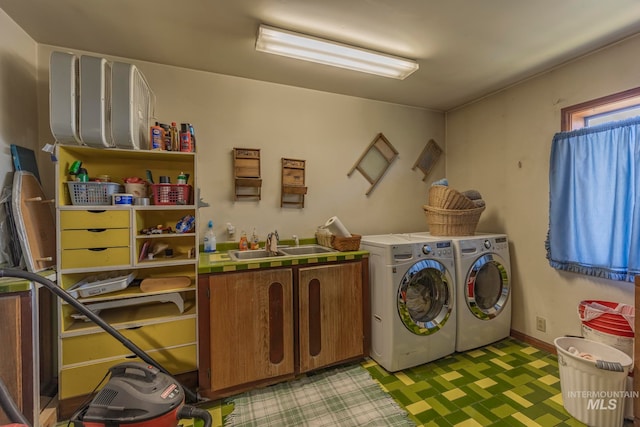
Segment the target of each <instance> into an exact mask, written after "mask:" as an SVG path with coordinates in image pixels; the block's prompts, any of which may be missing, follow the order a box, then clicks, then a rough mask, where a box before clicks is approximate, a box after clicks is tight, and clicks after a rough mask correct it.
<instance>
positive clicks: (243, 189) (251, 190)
mask: <svg viewBox="0 0 640 427" xmlns="http://www.w3.org/2000/svg"><path fill="white" fill-rule="evenodd" d="M233 173H234V186H235V188H234V197H235V200H239V199H247V198H248V199H258V200H260V198H261V190H262V178H261V177H260V150H259V149H254V148H234V149H233Z"/></svg>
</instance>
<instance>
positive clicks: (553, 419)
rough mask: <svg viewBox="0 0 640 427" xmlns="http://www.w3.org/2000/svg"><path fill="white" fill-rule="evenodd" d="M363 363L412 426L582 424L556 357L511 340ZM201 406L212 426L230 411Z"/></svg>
mask: <svg viewBox="0 0 640 427" xmlns="http://www.w3.org/2000/svg"><path fill="white" fill-rule="evenodd" d="M362 366H363V367H364V368H365V369H367V370H368V371H369V373H370V374H371V376H372V377H373V378H374V379H375V380H376V381H378V382H379V383H380V385H381V387H382V388H383V389H384V390H385V391H387V392H388V393H389V394H390V395H391V396H393V398H394V399H395V400H396V401H397V402H398V403H399V404H400V406H402V407H403V408H405V409H406V410H407V412H408V413H409V416H410V418H411V419H412V420H413V421H414V422H415V423H416V425H417V426H424V427H431V426H443V427H444V426H446V427H449V426H456V427H474V426H476V427H477V426H480V427H486V426H496V427H498V426H509V427H513V426H526V427H533V426H542V427H550V426H584V424H583V423H581V422H579V421H577V420H576V419H574V418H572V417H571V416H570V415H569V414H568V413H567V412H566V411H565V409H564V407H563V406H562V394H561V392H560V379H559V376H558V362H557V358H556V356H555V355H554V354H550V353H547V352H545V351H542V350H539V349H537V348H534V347H532V346H530V345H528V344H524V343H522V342H520V341H517V340H514V339H512V338H507V339H505V340H502V341H499V342H497V343H494V344H492V345H489V346H486V347H482V348H480V349H476V350H471V351H468V352H464V353H454V354H452V355H451V356H447V357H444V358H442V359H439V360H436V361H434V362H431V363H427V364H425V365H420V366H417V367H415V368H411V369H406V370H403V371H400V372H395V373H389V372H387V371H386V370H384V369H383V368H382V367H381V366H379V365H378V364H377V363H376V362H375V361H373V360H371V359H367V360H365V361H363V362H362ZM202 407H203V408H207V409H209V410H210V412H211V414H212V416H213V426H214V427H221V426H223V424H224V420H225V418H226V417H227V415H229V414H230V413H231V412H232V411H233V404H232V403H225V402H223V401H215V402H211V404H210V405H202ZM198 424H199V423H196V425H198ZM182 425H183V426H184V427H188V426H191V425H192V423H191V421H190V420H189V421H187V420H185V421H183V422H182ZM283 427H288V426H283ZM291 427H294V426H291Z"/></svg>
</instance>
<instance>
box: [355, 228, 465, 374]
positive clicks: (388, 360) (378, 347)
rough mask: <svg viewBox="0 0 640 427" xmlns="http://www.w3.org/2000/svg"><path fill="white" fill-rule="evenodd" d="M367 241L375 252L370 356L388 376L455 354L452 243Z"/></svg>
mask: <svg viewBox="0 0 640 427" xmlns="http://www.w3.org/2000/svg"><path fill="white" fill-rule="evenodd" d="M427 240H428V239H424V238H414V237H411V236H407V235H402V234H385V235H377V236H363V237H362V240H361V248H362V249H364V250H367V251H369V253H370V255H369V270H370V288H371V315H372V316H371V351H370V356H371V357H372V358H373V359H374V360H376V361H377V362H378V364H380V365H381V366H382V367H383V368H385V369H386V370H387V371H390V372H395V371H398V370H401V369H406V368H410V367H412V366H417V365H421V364H423V363H427V362H430V361H432V360H435V359H439V358H441V357H444V356H447V355H449V354H452V353H454V352H455V336H456V314H455V262H454V254H453V246H452V243H451V241H450V240H447V239H443V240H434V241H427Z"/></svg>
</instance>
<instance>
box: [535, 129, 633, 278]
mask: <svg viewBox="0 0 640 427" xmlns="http://www.w3.org/2000/svg"><path fill="white" fill-rule="evenodd" d="M639 139H640V118H639V117H636V118H633V119H629V120H624V121H620V122H613V123H607V124H603V125H599V126H594V127H590V128H584V129H580V130H576V131H571V132H561V133H557V134H556V135H555V136H554V137H553V142H552V145H551V162H550V167H549V232H548V235H547V241H546V249H547V259H548V260H549V263H550V264H551V266H552V267H553V268H556V269H560V270H566V271H572V272H576V273H582V274H587V275H592V276H597V277H604V278H607V279H612V280H619V281H633V279H634V276H635V275H636V274H638V273H640V200H638V197H640V140H639Z"/></svg>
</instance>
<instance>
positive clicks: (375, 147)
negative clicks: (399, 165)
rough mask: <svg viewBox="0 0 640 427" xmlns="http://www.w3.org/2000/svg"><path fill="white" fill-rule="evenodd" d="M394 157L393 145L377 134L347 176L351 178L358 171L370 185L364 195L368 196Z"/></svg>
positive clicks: (395, 154) (396, 154) (395, 153)
mask: <svg viewBox="0 0 640 427" xmlns="http://www.w3.org/2000/svg"><path fill="white" fill-rule="evenodd" d="M396 157H398V152H397V151H396V149H395V148H393V145H391V143H390V142H389V140H388V139H387V138H385V136H384V135H383V134H382V133H379V134H378V135H376V137H375V138H374V139H373V141H372V142H371V144H369V147H367V149H366V150H365V152H364V154H362V156H361V157H360V158H359V159H358V161H357V162H356V164H355V165H354V166H353V168H351V170H350V171H349V173H348V174H347V176H351V174H352V173H353V171H355V170H356V169H357V170H358V171H360V173H361V174H362V176H364V177H365V179H366V180H367V181H369V183H371V187H370V188H369V190H367V193H366V195H367V196H368V195H369V194H370V193H371V192H372V191H373V189H374V187H375V186H376V185H377V184H378V182H379V181H380V179H382V176H383V175H384V173H385V172H386V170H387V169H388V168H389V165H390V164H391V162H393V161H394V160H395V159H396Z"/></svg>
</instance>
